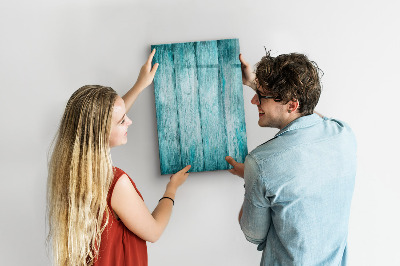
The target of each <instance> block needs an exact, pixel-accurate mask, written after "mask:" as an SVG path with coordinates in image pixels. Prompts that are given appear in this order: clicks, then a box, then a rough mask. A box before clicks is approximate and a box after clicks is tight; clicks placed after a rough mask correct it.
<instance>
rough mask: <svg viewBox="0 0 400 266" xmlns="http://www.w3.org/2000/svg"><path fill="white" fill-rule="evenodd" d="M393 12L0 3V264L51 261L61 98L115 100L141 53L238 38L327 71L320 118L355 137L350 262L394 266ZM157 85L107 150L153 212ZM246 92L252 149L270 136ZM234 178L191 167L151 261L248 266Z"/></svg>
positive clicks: (314, 5) (161, 180)
mask: <svg viewBox="0 0 400 266" xmlns="http://www.w3.org/2000/svg"><path fill="white" fill-rule="evenodd" d="M398 10H399V6H398V4H397V2H396V1H386V0H383V1H379V2H378V1H361V0H359V1H344V0H343V1H330V2H327V1H317V0H315V1H298V0H297V1H296V0H290V1H246V2H245V1H232V0H224V1H209V0H203V1H178V0H171V1H162V0H154V1H141V2H139V1H123V0H113V1H111V0H109V1H104V0H103V1H99V0H97V1H86V0H79V1H78V0H68V1H55V0H53V1H50V0H48V1H45V0H36V1H29V0H20V1H2V2H1V4H0V38H1V39H0V40H1V41H0V55H1V57H0V77H1V89H0V91H1V98H0V99H1V104H0V115H1V120H0V121H1V131H0V132H1V133H0V134H1V135H0V136H1V137H0V145H1V146H0V147H1V148H0V162H1V179H0V203H1V206H2V207H1V214H0V215H1V219H0V221H1V222H0V265H49V264H50V261H49V259H48V257H47V255H46V250H45V246H44V242H45V235H46V232H45V230H46V229H45V209H46V205H45V204H46V203H45V191H46V178H47V177H46V173H47V170H46V161H47V158H46V153H47V151H48V148H49V145H50V142H51V140H52V138H53V136H54V134H55V132H56V130H57V126H58V123H59V120H60V117H61V115H62V112H63V110H64V107H65V104H66V101H67V100H68V98H69V96H70V95H71V94H72V92H73V91H75V90H76V89H77V88H79V87H80V86H82V85H85V84H102V85H108V86H111V87H113V88H114V89H116V90H117V92H118V93H119V94H120V95H122V94H124V92H125V91H126V90H127V89H129V88H130V86H132V85H133V84H134V82H135V81H136V77H137V74H138V72H139V69H140V67H141V65H142V64H143V63H144V61H145V59H146V57H147V55H148V53H149V52H150V45H151V44H154V43H170V42H186V41H199V40H213V39H224V38H239V39H240V45H241V51H242V53H243V55H244V56H245V58H246V59H247V60H248V61H249V62H251V63H252V64H255V63H256V62H257V61H258V60H259V59H260V58H261V56H262V55H263V54H264V46H266V47H267V49H271V50H272V53H273V55H278V54H281V53H287V52H300V53H305V54H307V55H308V56H309V57H310V58H311V59H312V60H315V61H316V62H317V63H318V64H319V66H320V68H322V70H323V71H324V72H325V76H324V77H323V79H322V81H323V85H324V87H323V93H322V96H321V99H320V102H319V104H318V106H317V110H318V111H320V112H321V113H323V114H325V115H327V116H331V117H335V118H339V119H342V120H344V121H346V122H348V123H349V124H350V125H351V126H352V128H353V129H354V131H355V133H356V135H357V139H358V145H359V146H358V163H359V166H358V174H357V181H356V189H355V193H354V199H353V204H352V212H351V220H350V227H349V230H350V232H349V246H350V255H349V256H350V257H349V262H350V265H396V264H397V265H399V264H400V258H399V256H398V255H397V254H398V250H399V248H400V246H399V244H398V239H399V237H400V230H399V227H398V225H399V224H400V218H399V206H398V205H399V203H400V193H398V189H399V185H400V182H399V179H400V174H399V171H398V163H399V155H398V150H399V149H400V143H399V138H398V137H397V135H396V136H395V134H396V131H395V129H396V128H397V129H399V126H398V106H399V105H398V103H397V101H398V100H399V99H400V94H399V89H400V88H399V82H398V81H397V79H396V77H397V75H398V73H397V72H398V70H399V61H400V56H399V50H398V48H399V47H400V42H399V40H400V37H399V34H398V25H399V24H400V19H399V16H398ZM152 90H153V86H150V87H149V88H148V89H146V90H145V91H144V92H143V94H142V95H141V96H140V98H139V99H138V101H137V103H136V104H135V105H134V107H133V108H132V110H131V111H130V113H129V115H130V116H131V118H132V120H133V125H132V126H131V128H130V131H129V143H128V144H127V145H126V146H124V147H118V148H115V150H113V161H114V164H115V165H117V166H119V167H121V168H122V169H124V170H125V171H126V172H128V173H129V174H130V176H131V177H132V178H133V179H134V181H135V182H136V184H137V185H138V187H139V189H140V191H141V192H142V194H143V196H144V198H145V201H146V203H147V205H148V207H149V208H150V209H153V208H154V207H155V206H156V204H157V201H158V199H159V198H160V197H161V196H162V193H163V190H164V186H165V184H166V183H167V179H168V177H167V176H163V177H161V176H160V174H159V159H158V144H157V131H156V116H155V110H154V108H155V105H154V94H153V92H152ZM252 96H253V95H252V93H251V91H250V90H249V89H246V88H245V92H244V99H245V111H246V123H247V133H248V146H249V149H250V150H251V149H253V148H255V147H256V146H257V145H258V144H261V143H262V142H264V141H266V140H268V139H269V138H270V137H272V136H273V135H274V133H276V130H274V129H268V128H259V127H258V126H257V120H258V116H257V111H256V109H255V108H254V107H253V106H251V104H250V99H251V97H252ZM242 183H243V182H242V180H240V179H239V178H237V177H235V176H231V175H230V174H229V173H227V172H226V171H217V172H205V173H194V174H192V175H191V176H190V178H189V180H188V181H187V183H186V184H185V185H184V186H183V187H182V189H181V190H180V191H179V194H178V195H177V197H176V204H175V207H174V213H173V217H172V219H171V221H170V224H169V226H168V227H167V230H166V231H165V233H164V235H163V236H162V237H161V239H160V240H159V242H157V243H155V244H149V262H150V265H153V266H156V265H177V266H183V265H258V264H259V260H260V256H261V253H260V252H257V251H256V246H254V245H252V244H250V243H248V242H246V240H245V238H244V237H243V235H242V233H241V231H240V228H239V225H238V223H237V213H238V210H239V208H240V205H241V202H242V199H243V186H242Z"/></svg>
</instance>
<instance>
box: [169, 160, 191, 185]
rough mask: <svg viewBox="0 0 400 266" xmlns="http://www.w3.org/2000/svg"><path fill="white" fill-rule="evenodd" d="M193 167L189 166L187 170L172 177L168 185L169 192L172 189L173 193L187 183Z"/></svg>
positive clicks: (184, 169)
mask: <svg viewBox="0 0 400 266" xmlns="http://www.w3.org/2000/svg"><path fill="white" fill-rule="evenodd" d="M190 167H192V166H191V165H187V166H186V167H185V168H183V169H182V170H180V171H179V172H177V173H176V174H174V175H172V176H171V177H170V181H169V183H168V185H167V190H169V189H171V190H173V191H176V190H177V189H178V187H180V186H181V185H182V184H183V183H185V181H186V179H187V177H188V176H189V173H188V172H187V171H189V169H190Z"/></svg>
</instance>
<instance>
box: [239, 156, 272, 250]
mask: <svg viewBox="0 0 400 266" xmlns="http://www.w3.org/2000/svg"><path fill="white" fill-rule="evenodd" d="M244 169H245V170H244V179H245V195H244V202H243V207H242V208H243V212H242V217H241V219H240V227H241V229H242V231H243V233H244V235H245V237H246V239H247V240H248V241H249V242H251V243H254V244H262V243H264V242H265V240H266V238H267V234H268V230H269V227H270V224H271V214H270V202H269V200H268V198H267V197H266V188H265V185H264V183H263V182H262V180H261V178H260V171H259V166H258V164H257V162H256V161H255V160H254V158H252V156H251V155H248V156H247V157H246V160H245V168H244Z"/></svg>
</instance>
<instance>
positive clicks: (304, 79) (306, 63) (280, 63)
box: [255, 51, 323, 115]
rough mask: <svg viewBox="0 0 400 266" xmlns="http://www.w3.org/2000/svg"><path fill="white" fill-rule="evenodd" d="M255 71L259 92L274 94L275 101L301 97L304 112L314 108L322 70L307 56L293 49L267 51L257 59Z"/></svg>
mask: <svg viewBox="0 0 400 266" xmlns="http://www.w3.org/2000/svg"><path fill="white" fill-rule="evenodd" d="M255 74H256V81H257V83H258V86H259V89H258V90H260V92H263V93H268V94H272V95H273V96H275V101H280V102H282V103H283V104H287V103H288V102H289V101H291V100H295V101H298V102H299V109H298V110H299V113H301V114H302V115H309V114H312V113H313V112H314V108H315V106H316V105H317V103H318V100H319V97H320V95H321V83H320V74H321V77H322V75H323V72H322V71H321V69H319V68H318V66H317V64H316V63H315V62H314V61H310V60H309V59H308V58H307V56H305V55H303V54H298V53H291V54H282V55H279V56H277V57H272V56H271V55H270V52H269V51H268V52H267V54H266V56H263V57H262V58H261V60H260V62H258V63H257V65H256V71H255ZM260 88H261V89H260Z"/></svg>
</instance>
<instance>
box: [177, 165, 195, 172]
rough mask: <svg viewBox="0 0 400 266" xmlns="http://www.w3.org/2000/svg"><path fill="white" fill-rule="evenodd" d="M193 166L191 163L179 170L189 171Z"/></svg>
mask: <svg viewBox="0 0 400 266" xmlns="http://www.w3.org/2000/svg"><path fill="white" fill-rule="evenodd" d="M191 167H192V166H191V165H190V164H189V165H186V167H185V168H183V169H182V170H180V171H179V172H187V171H189V169H190V168H191Z"/></svg>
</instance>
